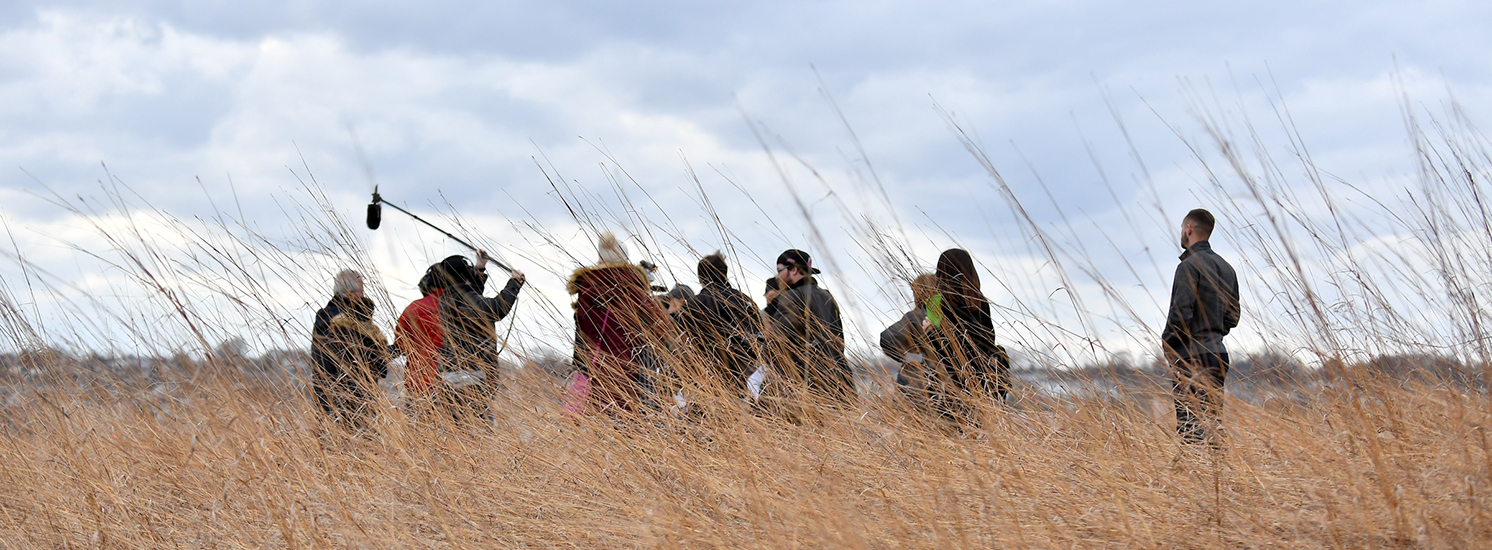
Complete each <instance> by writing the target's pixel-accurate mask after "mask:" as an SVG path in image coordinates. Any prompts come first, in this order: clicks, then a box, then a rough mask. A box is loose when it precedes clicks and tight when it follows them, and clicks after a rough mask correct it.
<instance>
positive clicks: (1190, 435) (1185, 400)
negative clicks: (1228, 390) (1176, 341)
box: [1171, 352, 1228, 444]
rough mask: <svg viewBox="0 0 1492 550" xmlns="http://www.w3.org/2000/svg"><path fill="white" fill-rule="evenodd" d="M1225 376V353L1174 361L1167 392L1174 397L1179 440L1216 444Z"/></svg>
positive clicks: (1220, 424) (1220, 433) (1226, 358)
mask: <svg viewBox="0 0 1492 550" xmlns="http://www.w3.org/2000/svg"><path fill="white" fill-rule="evenodd" d="M1227 377H1228V352H1222V353H1203V354H1201V355H1194V356H1191V357H1185V358H1182V359H1180V360H1177V361H1176V363H1175V370H1174V371H1173V373H1172V375H1171V395H1172V396H1173V397H1174V398H1175V399H1176V434H1177V435H1180V436H1181V441H1182V442H1183V443H1188V444H1197V443H1205V442H1209V441H1210V442H1212V443H1214V444H1216V443H1217V440H1216V438H1217V437H1221V436H1222V427H1223V382H1224V380H1225V379H1226V378H1227Z"/></svg>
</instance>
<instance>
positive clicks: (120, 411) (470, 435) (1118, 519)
mask: <svg viewBox="0 0 1492 550" xmlns="http://www.w3.org/2000/svg"><path fill="white" fill-rule="evenodd" d="M519 372H521V373H522V374H517V375H515V376H513V377H510V378H509V380H508V384H507V385H508V388H509V391H508V392H507V393H506V394H505V395H504V398H503V400H502V401H501V406H500V410H501V417H500V418H499V419H498V421H497V423H496V427H495V428H493V429H490V430H489V429H485V428H480V427H478V428H472V427H469V426H468V427H459V426H451V425H448V424H441V423H437V424H434V425H431V424H417V423H411V422H410V421H408V420H406V419H405V417H404V416H402V415H398V414H385V415H382V416H381V419H382V421H381V422H380V423H379V424H378V426H377V428H376V429H375V430H374V431H373V432H372V433H369V434H365V435H364V436H362V437H353V438H348V437H346V436H345V435H340V434H339V433H338V432H335V431H330V430H328V429H327V428H325V427H324V426H320V425H318V423H317V418H316V416H315V415H313V414H308V405H307V403H306V402H305V400H304V399H302V398H296V399H285V392H283V391H270V390H266V389H265V388H260V387H253V386H245V385H244V384H242V383H238V382H230V381H228V380H224V379H220V378H213V377H207V378H204V379H201V380H198V381H197V383H195V384H193V386H192V389H191V391H189V392H187V393H186V394H185V395H182V396H180V397H177V398H170V399H167V398H158V399H144V398H139V397H131V398H128V399H118V398H117V397H113V398H111V397H110V396H107V395H100V394H97V393H92V392H88V393H83V394H81V395H79V394H78V393H76V392H61V391H49V392H43V393H38V394H36V395H35V400H34V401H32V402H31V403H29V404H27V405H25V406H19V407H11V408H8V409H7V410H6V413H5V414H6V417H5V421H6V423H5V429H6V444H5V446H4V450H3V451H0V453H3V454H0V471H3V475H4V479H5V484H4V488H3V489H0V512H3V515H0V517H3V518H4V520H3V521H4V523H3V527H0V529H3V532H4V536H3V537H0V538H3V539H4V540H5V541H6V542H4V543H0V544H3V545H4V546H7V547H63V546H84V547H88V546H99V547H140V548H158V547H171V546H183V547H289V548H314V547H462V548H470V547H492V546H498V547H517V546H541V547H551V546H580V547H631V546H661V547H675V546H679V547H698V546H719V547H774V548H776V547H852V548H887V547H963V548H967V547H990V546H1034V547H1054V546H1060V547H1071V546H1083V547H1089V546H1141V547H1159V546H1164V547H1211V546H1250V547H1256V546H1288V547H1297V546H1323V547H1324V546H1330V547H1381V546H1398V545H1409V546H1436V547H1474V546H1480V545H1482V544H1485V543H1486V542H1487V541H1488V540H1492V522H1488V521H1487V519H1488V518H1487V515H1486V510H1487V507H1488V504H1489V502H1488V496H1487V491H1486V487H1487V486H1488V473H1489V460H1492V448H1489V443H1488V438H1487V436H1486V433H1485V431H1486V426H1488V423H1489V420H1492V419H1489V418H1488V415H1487V413H1486V410H1485V407H1484V406H1482V404H1483V403H1484V398H1483V397H1482V396H1480V395H1478V396H1469V395H1466V394H1464V393H1461V392H1457V391H1451V390H1448V389H1445V388H1436V387H1428V386H1424V385H1415V386H1410V387H1398V386H1397V385H1393V384H1387V383H1369V384H1366V385H1365V386H1364V387H1363V388H1362V390H1361V392H1358V391H1350V392H1349V391H1339V392H1330V391H1329V392H1326V393H1324V394H1320V395H1318V396H1316V399H1315V400H1313V401H1312V402H1311V403H1310V404H1309V405H1308V406H1299V407H1290V408H1285V409H1278V410H1270V409H1264V408H1259V407H1256V406H1252V405H1250V404H1248V403H1245V402H1240V401H1230V402H1229V403H1228V404H1227V407H1228V409H1227V418H1226V423H1227V426H1228V430H1229V431H1228V444H1227V446H1226V448H1225V449H1224V450H1223V451H1222V452H1216V453H1213V452H1195V453H1188V452H1179V451H1178V448H1177V445H1176V444H1175V437H1174V434H1173V433H1172V432H1171V427H1170V422H1171V420H1169V418H1168V414H1169V412H1170V411H1169V410H1168V409H1167V408H1165V407H1157V408H1155V409H1154V410H1146V409H1144V408H1139V407H1133V406H1129V405H1124V404H1116V403H1115V402H1112V401H1107V400H1077V401H1070V402H1063V403H1055V402H1039V400H1038V403H1035V404H1037V405H1048V406H1037V407H1025V410H1022V411H1007V410H1003V409H988V410H986V411H984V412H985V414H986V416H985V418H984V421H983V426H982V429H980V430H977V431H970V432H968V433H960V432H959V431H958V430H956V429H950V428H948V427H946V426H937V425H930V424H925V423H920V422H918V421H916V420H915V418H912V417H908V416H906V415H905V414H904V412H902V411H898V410H896V409H893V408H887V407H882V406H875V405H871V406H867V407H865V408H864V409H860V410H854V411H851V412H848V413H844V414H832V413H831V414H829V415H828V416H827V417H826V418H825V419H823V421H822V422H821V423H818V424H814V425H801V426H798V425H792V424H787V423H784V422H780V421H775V420H771V419H764V418H758V417H754V416H751V415H747V414H729V415H723V414H722V415H718V416H717V417H715V418H713V419H712V420H710V421H708V422H686V421H681V420H678V419H677V418H675V417H673V416H671V415H664V414H655V415H649V416H647V417H645V418H643V419H639V420H637V421H633V422H621V423H617V422H613V421H611V420H607V419H604V418H592V419H588V420H586V421H583V422H581V423H579V424H576V423H574V422H571V421H569V420H566V419H564V418H562V416H561V415H560V413H559V411H558V408H557V406H556V404H555V403H556V401H557V399H556V398H557V395H556V394H557V392H558V386H557V385H556V384H555V383H554V382H553V380H552V379H551V378H549V377H548V376H547V375H542V374H539V372H540V371H539V370H538V369H528V370H525V371H519ZM517 388H530V389H535V388H536V389H538V391H523V390H520V389H517ZM1157 403H1164V401H1157Z"/></svg>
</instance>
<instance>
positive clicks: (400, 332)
mask: <svg viewBox="0 0 1492 550" xmlns="http://www.w3.org/2000/svg"><path fill="white" fill-rule="evenodd" d="M442 294H445V289H443V288H437V289H434V290H432V291H431V292H430V294H428V295H426V296H424V297H422V298H420V299H418V300H415V301H413V302H410V304H409V306H408V307H405V308H404V312H403V313H401V314H399V323H398V324H397V325H395V327H394V343H395V344H397V345H398V346H399V349H400V350H402V351H403V352H404V356H405V357H407V358H408V360H407V362H406V363H405V367H404V390H405V391H406V392H408V393H409V396H410V397H415V398H421V397H429V396H430V395H431V393H432V392H433V391H434V390H435V387H436V386H437V383H438V382H440V371H439V366H438V360H439V354H440V345H441V342H442V341H443V335H444V333H443V332H442V331H441V328H440V296H441V295H442Z"/></svg>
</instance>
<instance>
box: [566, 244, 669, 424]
mask: <svg viewBox="0 0 1492 550" xmlns="http://www.w3.org/2000/svg"><path fill="white" fill-rule="evenodd" d="M565 288H566V290H567V291H569V293H570V294H574V295H575V340H576V352H575V356H576V359H577V364H576V367H577V368H580V369H582V370H583V371H585V372H586V373H587V375H588V376H589V377H590V381H591V388H592V389H591V398H592V402H593V403H594V404H595V405H597V406H598V407H606V406H608V405H614V406H617V407H619V408H621V409H623V410H631V408H632V407H633V406H634V405H635V404H636V403H637V401H638V396H637V390H638V381H639V379H640V377H641V375H642V372H641V368H642V367H641V364H642V361H643V359H644V358H645V357H646V354H647V353H648V352H647V351H646V349H645V348H646V346H648V345H649V344H650V343H652V342H655V341H657V339H658V335H659V334H661V333H662V331H663V330H666V329H664V326H665V325H666V324H667V323H668V322H669V320H668V315H666V314H664V313H663V310H662V309H661V308H659V307H658V302H657V300H654V299H653V296H652V294H651V293H650V292H649V288H648V278H647V274H646V273H645V272H643V270H642V268H641V267H638V266H635V265H632V264H626V263H610V262H605V263H601V264H597V265H594V266H587V267H582V268H580V269H577V270H575V273H574V274H573V275H572V276H571V277H570V281H569V283H568V284H566V285H565Z"/></svg>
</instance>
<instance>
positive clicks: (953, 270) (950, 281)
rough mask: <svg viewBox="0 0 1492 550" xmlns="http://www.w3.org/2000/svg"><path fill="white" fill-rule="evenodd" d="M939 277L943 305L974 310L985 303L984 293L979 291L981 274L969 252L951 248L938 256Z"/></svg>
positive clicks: (939, 289)
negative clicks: (975, 267)
mask: <svg viewBox="0 0 1492 550" xmlns="http://www.w3.org/2000/svg"><path fill="white" fill-rule="evenodd" d="M937 276H938V291H939V292H942V293H943V303H945V304H951V305H953V306H954V307H960V308H973V307H977V306H978V305H979V304H980V303H982V302H984V293H983V292H981V291H980V289H979V272H978V271H976V270H975V269H974V257H973V256H970V255H969V252H968V251H967V250H964V249H962V248H951V249H948V250H945V251H943V254H942V255H941V256H938V273H937Z"/></svg>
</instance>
